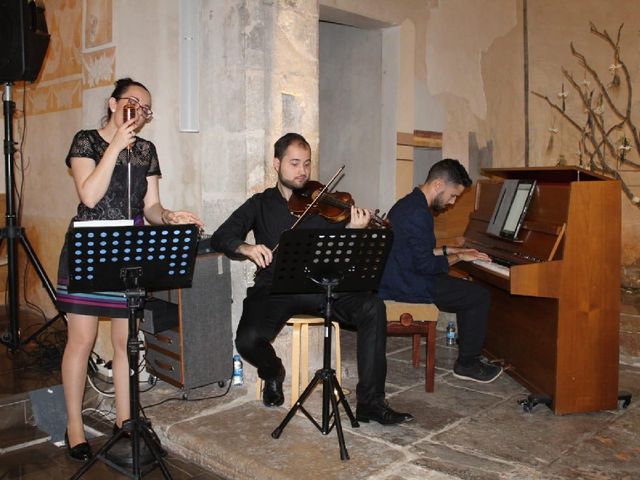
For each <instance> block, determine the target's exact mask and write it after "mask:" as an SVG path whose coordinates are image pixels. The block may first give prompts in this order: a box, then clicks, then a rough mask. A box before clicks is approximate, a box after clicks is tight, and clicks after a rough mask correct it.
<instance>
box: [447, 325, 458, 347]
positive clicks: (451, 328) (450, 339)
mask: <svg viewBox="0 0 640 480" xmlns="http://www.w3.org/2000/svg"><path fill="white" fill-rule="evenodd" d="M457 337H458V335H457V332H456V325H455V323H453V320H450V321H449V323H448V324H447V338H446V342H447V345H449V346H451V345H455V344H456V338H457Z"/></svg>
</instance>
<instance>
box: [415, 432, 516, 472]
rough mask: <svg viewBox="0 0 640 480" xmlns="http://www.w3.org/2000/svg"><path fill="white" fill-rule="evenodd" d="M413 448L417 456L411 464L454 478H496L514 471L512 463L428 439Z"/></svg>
mask: <svg viewBox="0 0 640 480" xmlns="http://www.w3.org/2000/svg"><path fill="white" fill-rule="evenodd" d="M415 450H416V454H417V455H418V457H419V458H418V459H416V460H414V461H413V462H412V464H414V465H417V466H419V467H422V468H425V469H428V470H435V471H438V472H442V473H445V474H448V475H452V476H454V478H464V479H469V480H498V479H500V478H504V477H505V476H506V475H507V474H509V473H513V472H515V471H516V467H515V466H514V465H513V464H508V463H503V462H496V461H493V460H490V459H487V458H483V457H482V456H477V455H474V454H472V453H469V452H466V451H459V450H454V449H452V448H450V447H449V446H447V445H440V444H437V443H432V442H428V441H427V442H423V443H421V444H420V445H419V446H418V447H417V448H416V449H415ZM522 478H525V477H522Z"/></svg>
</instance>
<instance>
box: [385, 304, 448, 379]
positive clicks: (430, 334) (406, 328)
mask: <svg viewBox="0 0 640 480" xmlns="http://www.w3.org/2000/svg"><path fill="white" fill-rule="evenodd" d="M384 304H385V306H386V307H387V335H389V336H411V337H412V338H413V346H412V351H411V359H412V362H413V366H414V368H418V367H419V366H420V339H421V338H422V337H425V338H426V340H427V345H426V365H425V372H424V376H425V388H424V389H425V391H427V392H433V389H434V383H435V382H434V378H435V373H436V324H437V322H438V313H439V310H438V309H437V308H436V306H435V305H433V304H430V303H404V302H394V301H392V300H385V301H384Z"/></svg>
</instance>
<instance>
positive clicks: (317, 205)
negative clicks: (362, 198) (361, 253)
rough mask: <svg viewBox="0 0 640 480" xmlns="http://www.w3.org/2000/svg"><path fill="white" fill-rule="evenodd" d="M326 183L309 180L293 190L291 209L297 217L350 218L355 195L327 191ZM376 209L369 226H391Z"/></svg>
mask: <svg viewBox="0 0 640 480" xmlns="http://www.w3.org/2000/svg"><path fill="white" fill-rule="evenodd" d="M326 190H327V189H326V187H325V185H323V184H321V183H320V182H316V181H314V180H309V181H308V182H307V183H306V184H305V186H304V187H303V188H301V189H297V190H293V193H292V194H291V197H290V198H289V202H288V207H289V211H290V212H291V213H292V214H294V215H295V216H297V217H300V216H301V215H307V214H316V215H320V216H322V217H324V218H325V219H327V220H328V221H329V222H331V223H339V222H342V221H344V220H348V219H349V217H350V216H351V207H352V206H353V205H355V202H354V200H353V197H352V196H351V194H350V193H348V192H331V193H329V192H327V191H326ZM378 211H379V210H376V211H375V212H374V213H373V214H372V215H371V220H370V221H369V225H368V228H390V227H391V224H390V223H389V221H388V220H386V219H384V218H383V217H381V216H380V215H378Z"/></svg>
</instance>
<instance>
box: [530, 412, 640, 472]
mask: <svg viewBox="0 0 640 480" xmlns="http://www.w3.org/2000/svg"><path fill="white" fill-rule="evenodd" d="M638 431H640V408H637V407H636V408H634V407H631V408H630V410H629V411H628V412H627V413H625V414H624V415H622V416H620V417H619V418H618V419H617V420H616V421H615V422H613V423H612V424H611V425H610V426H608V427H607V428H605V429H603V430H601V431H599V432H595V433H594V434H593V435H589V436H588V437H587V438H585V439H584V440H582V441H580V442H579V443H578V444H577V445H575V446H574V447H573V448H572V449H571V450H570V451H568V452H566V454H565V455H562V457H561V458H559V459H558V461H556V462H554V463H552V464H551V465H549V466H548V467H546V468H542V469H541V470H542V471H543V472H549V473H553V474H557V475H559V476H562V477H564V478H589V479H591V478H594V479H595V478H597V479H631V478H640V462H639V461H640V437H638Z"/></svg>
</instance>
